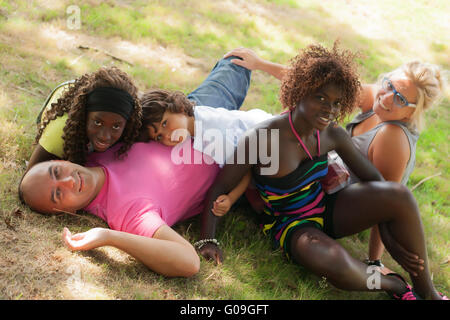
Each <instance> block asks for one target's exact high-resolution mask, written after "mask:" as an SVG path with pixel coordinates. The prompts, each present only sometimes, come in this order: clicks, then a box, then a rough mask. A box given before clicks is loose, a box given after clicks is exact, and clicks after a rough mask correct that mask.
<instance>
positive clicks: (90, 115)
mask: <svg viewBox="0 0 450 320" xmlns="http://www.w3.org/2000/svg"><path fill="white" fill-rule="evenodd" d="M141 117H142V108H141V104H140V101H139V99H138V89H137V88H136V86H135V85H134V83H133V81H132V79H131V78H130V77H129V76H128V75H127V74H126V73H125V72H123V71H121V70H120V69H118V68H117V67H103V68H100V69H99V70H98V71H96V72H92V73H88V74H84V75H82V76H81V77H79V78H78V79H76V80H72V81H67V82H65V83H63V84H61V85H59V86H58V87H57V88H55V89H54V90H53V92H52V93H51V94H50V96H49V97H48V98H47V100H46V102H45V104H44V107H43V109H42V111H41V113H40V114H39V116H38V118H37V126H38V133H37V135H36V140H35V143H36V145H35V148H34V150H33V153H32V155H31V158H30V161H29V163H28V167H27V170H28V169H30V168H31V167H32V166H33V165H35V164H36V163H39V162H43V161H47V160H56V159H62V160H68V161H71V162H74V163H77V164H84V163H85V161H86V156H87V155H88V154H89V153H90V152H93V151H96V152H103V151H106V150H107V149H108V148H109V147H111V146H113V145H114V144H116V143H117V142H122V143H123V145H122V146H121V147H120V148H119V149H118V151H117V154H116V155H117V156H121V155H124V154H125V153H126V152H127V150H128V149H129V148H130V147H131V145H132V144H133V143H134V142H135V141H136V139H137V137H138V135H139V128H140V127H141Z"/></svg>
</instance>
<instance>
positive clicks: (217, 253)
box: [198, 243, 223, 264]
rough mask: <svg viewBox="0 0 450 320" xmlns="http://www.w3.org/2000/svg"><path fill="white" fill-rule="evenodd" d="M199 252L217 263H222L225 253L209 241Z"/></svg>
mask: <svg viewBox="0 0 450 320" xmlns="http://www.w3.org/2000/svg"><path fill="white" fill-rule="evenodd" d="M198 252H199V253H200V254H201V255H202V256H203V257H204V258H205V259H206V260H213V261H214V262H215V263H216V264H222V262H223V253H222V250H220V248H219V247H218V246H216V245H215V244H214V243H207V244H205V245H204V246H203V247H201V248H200V249H199V250H198Z"/></svg>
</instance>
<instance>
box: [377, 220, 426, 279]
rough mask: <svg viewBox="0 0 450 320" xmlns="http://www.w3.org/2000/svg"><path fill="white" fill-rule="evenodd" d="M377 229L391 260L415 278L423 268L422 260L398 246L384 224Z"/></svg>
mask: <svg viewBox="0 0 450 320" xmlns="http://www.w3.org/2000/svg"><path fill="white" fill-rule="evenodd" d="M378 228H379V231H380V236H381V239H382V241H383V244H384V246H385V247H386V249H387V250H388V251H389V253H390V254H391V256H392V258H394V260H395V261H397V263H398V264H399V265H400V266H401V267H402V268H403V269H405V271H407V272H408V273H409V274H411V275H413V276H415V277H416V276H417V275H418V273H419V272H421V271H422V270H423V268H424V260H423V259H420V257H419V256H418V255H417V254H415V253H412V252H409V251H408V250H406V249H405V248H404V247H403V246H402V245H401V244H399V243H398V242H397V240H395V239H394V237H393V236H392V233H391V232H390V230H389V228H388V225H387V224H386V223H380V224H378Z"/></svg>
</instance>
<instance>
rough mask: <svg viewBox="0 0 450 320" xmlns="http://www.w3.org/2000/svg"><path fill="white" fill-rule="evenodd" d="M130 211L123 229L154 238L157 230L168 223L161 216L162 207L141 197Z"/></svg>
mask: <svg viewBox="0 0 450 320" xmlns="http://www.w3.org/2000/svg"><path fill="white" fill-rule="evenodd" d="M128 212H129V213H130V214H129V215H128V217H127V219H125V221H124V223H123V227H122V228H120V229H121V231H124V232H128V233H132V234H136V235H140V236H144V237H149V238H152V237H153V235H154V233H155V232H156V230H158V229H159V228H160V227H161V226H163V225H165V224H167V223H166V222H165V221H164V220H163V219H162V218H161V208H159V207H156V206H154V205H153V204H152V202H151V201H149V200H147V199H140V200H138V201H136V202H134V203H133V205H132V206H131V207H130V208H129V209H128Z"/></svg>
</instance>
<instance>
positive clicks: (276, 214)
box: [253, 125, 328, 258]
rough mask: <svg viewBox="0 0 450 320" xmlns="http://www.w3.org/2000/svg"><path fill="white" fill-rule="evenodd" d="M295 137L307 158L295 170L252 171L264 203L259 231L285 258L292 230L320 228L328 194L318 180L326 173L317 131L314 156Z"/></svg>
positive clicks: (324, 158)
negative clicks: (267, 173)
mask: <svg viewBox="0 0 450 320" xmlns="http://www.w3.org/2000/svg"><path fill="white" fill-rule="evenodd" d="M291 127H292V128H293V126H292V125H291ZM293 130H294V129H293ZM294 133H295V134H296V132H295V130H294ZM296 136H297V138H298V139H299V141H300V142H301V145H302V146H303V148H304V149H305V151H306V153H307V154H308V155H309V157H310V158H309V159H306V160H304V161H302V162H301V163H300V164H299V166H298V167H297V169H295V170H294V171H292V172H291V173H289V174H288V175H286V176H284V177H280V178H278V177H268V176H262V175H259V174H256V173H253V178H254V181H255V186H256V188H257V190H258V192H259V195H260V196H261V198H262V199H263V200H264V202H265V207H264V213H263V214H262V217H261V218H262V221H261V227H262V229H263V232H264V233H265V234H266V235H269V236H270V237H271V239H272V241H273V246H274V248H282V249H283V250H284V252H285V253H286V255H287V257H288V258H289V254H290V253H289V251H290V248H289V246H290V243H289V242H290V241H289V239H290V236H291V235H292V233H293V231H294V230H296V229H297V228H299V227H304V226H306V225H309V226H311V225H312V226H314V227H318V228H320V229H321V230H323V227H324V214H325V212H326V202H327V197H328V195H327V194H326V193H325V192H324V191H323V189H322V184H321V183H320V180H321V179H323V178H324V177H325V176H326V174H327V172H328V157H327V154H326V153H325V154H323V155H320V135H319V131H317V140H318V155H317V156H315V157H312V156H311V154H310V153H309V151H308V150H307V149H306V146H304V144H303V142H302V141H301V139H300V137H299V136H298V134H296ZM287 240H288V241H287Z"/></svg>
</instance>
